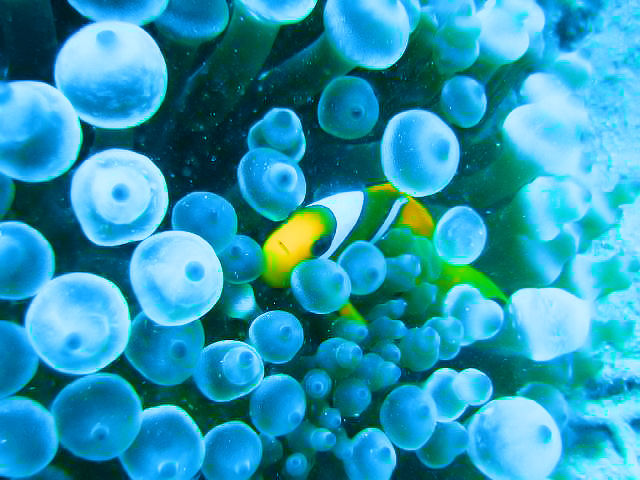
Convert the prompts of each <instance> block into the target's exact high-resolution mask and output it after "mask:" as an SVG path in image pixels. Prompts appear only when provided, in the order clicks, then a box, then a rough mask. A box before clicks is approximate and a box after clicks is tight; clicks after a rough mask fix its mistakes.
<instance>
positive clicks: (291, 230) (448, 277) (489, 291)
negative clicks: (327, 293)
mask: <svg viewBox="0 0 640 480" xmlns="http://www.w3.org/2000/svg"><path fill="white" fill-rule="evenodd" d="M402 226H404V227H408V228H409V229H410V230H411V231H412V232H413V234H414V235H422V236H426V237H428V238H431V237H432V236H433V232H434V230H435V223H434V221H433V217H432V216H431V214H430V213H429V211H428V210H427V208H426V207H425V206H424V205H422V204H421V203H420V202H418V201H417V200H416V199H415V198H413V197H411V196H409V195H407V194H404V193H402V192H400V191H398V190H396V189H395V187H393V186H392V185H391V184H390V183H385V184H381V185H375V186H372V187H368V188H366V189H363V190H353V191H347V192H341V193H336V194H334V195H330V196H328V197H325V198H323V199H321V200H318V201H316V202H313V203H311V204H309V205H307V206H306V207H303V208H300V209H298V210H296V211H295V212H294V213H293V214H292V215H291V216H290V217H289V218H288V219H287V220H286V221H285V222H284V223H283V224H282V225H280V226H279V227H278V228H276V229H275V230H274V231H273V232H272V233H271V234H270V235H269V236H268V237H267V239H266V241H265V242H264V244H263V247H262V249H263V252H264V256H265V259H266V269H265V272H264V274H263V280H264V281H265V283H267V284H268V285H269V286H271V287H275V288H285V287H288V286H289V279H290V277H291V272H292V271H293V269H294V268H295V267H296V265H298V264H299V263H300V262H302V261H304V260H309V259H312V258H330V259H335V258H337V257H338V256H339V255H340V253H342V251H343V250H344V249H345V248H346V247H347V246H348V245H350V244H351V243H353V242H355V241H356V240H368V241H369V242H371V243H376V242H377V241H378V240H380V239H382V238H383V237H384V235H385V234H386V233H387V232H388V231H389V230H390V229H391V228H393V227H402ZM461 283H466V284H469V285H472V286H474V287H476V288H477V289H478V290H479V291H480V292H481V293H482V294H483V295H484V296H485V297H486V298H495V299H500V300H502V301H506V299H507V297H506V296H505V294H504V293H503V292H502V290H501V289H500V288H499V287H498V286H497V285H496V284H495V283H494V282H493V281H492V280H491V279H490V278H489V277H487V276H486V275H485V274H483V273H481V272H480V271H478V270H476V269H475V268H473V267H471V266H468V265H451V264H448V263H446V262H444V261H443V269H442V274H441V275H440V277H439V278H438V280H437V281H436V285H437V286H438V287H439V288H440V289H441V290H442V291H448V290H449V289H450V288H451V287H453V286H454V285H458V284H461Z"/></svg>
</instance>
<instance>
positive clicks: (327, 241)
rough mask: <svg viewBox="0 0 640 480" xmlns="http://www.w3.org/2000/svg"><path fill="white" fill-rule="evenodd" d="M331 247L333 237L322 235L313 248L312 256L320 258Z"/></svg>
mask: <svg viewBox="0 0 640 480" xmlns="http://www.w3.org/2000/svg"><path fill="white" fill-rule="evenodd" d="M330 246H331V235H322V236H321V237H319V238H318V239H317V240H316V241H315V242H314V243H313V245H312V246H311V255H313V256H314V257H319V256H320V255H322V254H323V253H325V252H326V251H327V250H329V247H330Z"/></svg>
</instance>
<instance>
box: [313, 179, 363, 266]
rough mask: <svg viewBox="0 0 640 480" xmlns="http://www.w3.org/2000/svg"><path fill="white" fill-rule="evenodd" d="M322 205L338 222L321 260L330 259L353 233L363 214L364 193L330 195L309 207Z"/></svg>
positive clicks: (353, 192)
mask: <svg viewBox="0 0 640 480" xmlns="http://www.w3.org/2000/svg"><path fill="white" fill-rule="evenodd" d="M314 205H320V206H323V207H325V208H328V209H329V210H331V213H332V214H333V216H334V217H335V220H336V230H335V234H334V235H333V239H332V240H331V245H330V246H329V248H328V250H327V251H326V252H324V253H323V254H322V255H320V258H330V257H331V256H332V255H333V254H334V253H335V252H336V251H337V250H338V248H340V246H341V245H342V243H343V242H344V241H345V239H346V238H347V237H348V236H349V234H350V233H351V232H352V231H353V228H354V227H355V226H356V224H357V223H358V219H359V218H360V215H361V214H362V208H363V206H364V192H363V191H362V190H353V191H351V192H341V193H336V194H334V195H330V196H328V197H325V198H323V199H321V200H318V201H316V202H313V203H312V204H310V205H309V206H314Z"/></svg>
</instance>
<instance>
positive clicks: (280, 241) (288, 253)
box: [278, 240, 291, 255]
mask: <svg viewBox="0 0 640 480" xmlns="http://www.w3.org/2000/svg"><path fill="white" fill-rule="evenodd" d="M278 245H280V248H282V250H283V251H284V253H286V254H287V255H291V252H290V251H289V249H288V248H287V246H286V245H285V244H284V243H283V242H282V240H278Z"/></svg>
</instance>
